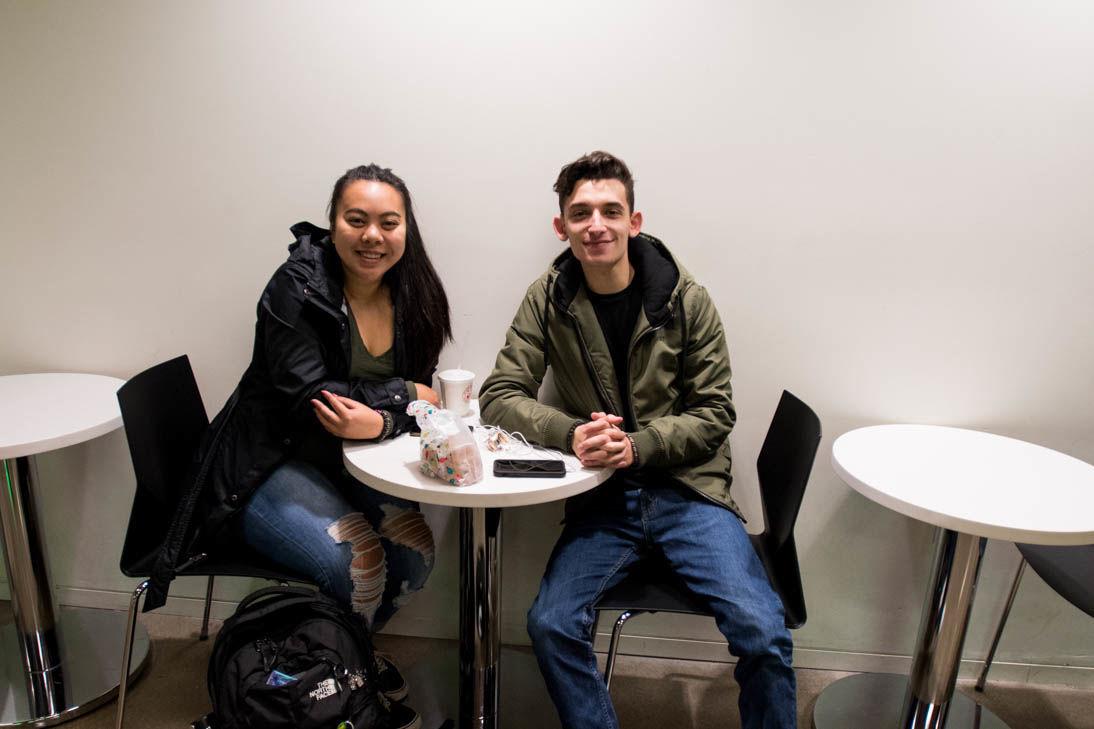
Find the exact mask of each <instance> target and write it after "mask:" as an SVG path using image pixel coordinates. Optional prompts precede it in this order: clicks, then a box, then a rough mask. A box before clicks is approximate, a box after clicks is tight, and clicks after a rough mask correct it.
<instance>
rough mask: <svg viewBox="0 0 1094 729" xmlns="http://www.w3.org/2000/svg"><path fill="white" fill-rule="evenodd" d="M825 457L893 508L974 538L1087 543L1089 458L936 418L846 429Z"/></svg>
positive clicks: (1092, 524) (1093, 502)
mask: <svg viewBox="0 0 1094 729" xmlns="http://www.w3.org/2000/svg"><path fill="white" fill-rule="evenodd" d="M832 465H833V467H835V469H836V473H837V474H839V476H840V477H841V478H842V479H843V480H844V481H846V482H847V484H848V485H850V486H851V488H853V489H855V490H856V491H858V492H859V493H861V494H862V495H864V496H866V497H867V498H869V499H872V500H874V501H876V502H878V503H879V504H882V505H883V506H886V507H888V508H890V509H892V510H893V511H896V512H899V513H901V514H904V515H905V516H910V517H912V518H914V519H919V520H920V521H925V522H928V523H930V524H934V525H936V526H940V527H944V528H946V529H952V530H954V531H959V532H965V533H968V534H973V535H976V536H981V537H990V538H993V539H1004V540H1008V541H1014V542H1026V543H1029V544H1056V545H1069V544H1089V543H1094V466H1091V465H1090V464H1088V463H1084V462H1083V461H1080V460H1078V459H1077V458H1072V457H1071V456H1068V455H1064V454H1063V453H1059V452H1057V451H1054V450H1051V449H1049V448H1044V447H1042V446H1037V445H1033V444H1032V443H1026V442H1024V441H1020V440H1015V439H1013V438H1006V437H1003V436H1000V435H993V434H991V433H983V432H980V431H975V430H963V429H961V428H948V427H943V426H936V425H877V426H873V427H868V428H859V429H858V430H852V431H850V432H848V433H844V434H843V435H841V436H840V437H839V438H837V439H836V442H835V443H833V444H832Z"/></svg>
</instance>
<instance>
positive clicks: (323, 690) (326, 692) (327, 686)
mask: <svg viewBox="0 0 1094 729" xmlns="http://www.w3.org/2000/svg"><path fill="white" fill-rule="evenodd" d="M336 693H338V684H336V683H335V682H334V679H333V678H328V679H326V680H324V681H320V682H319V683H317V684H315V689H314V690H312V691H311V692H309V693H308V696H310V697H312V698H313V699H315V700H316V701H322V700H323V699H329V698H330V697H331V696H334V695H335V694H336Z"/></svg>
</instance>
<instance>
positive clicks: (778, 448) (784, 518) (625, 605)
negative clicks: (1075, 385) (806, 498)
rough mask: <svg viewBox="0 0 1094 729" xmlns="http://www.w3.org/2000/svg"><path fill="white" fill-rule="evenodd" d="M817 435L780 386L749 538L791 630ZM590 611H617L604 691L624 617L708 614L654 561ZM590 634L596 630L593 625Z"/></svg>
mask: <svg viewBox="0 0 1094 729" xmlns="http://www.w3.org/2000/svg"><path fill="white" fill-rule="evenodd" d="M820 438H821V425H820V420H819V419H818V418H817V415H816V413H814V412H813V411H812V410H811V409H810V407H809V406H808V405H806V404H805V403H803V402H802V401H801V400H799V399H798V398H796V397H794V396H793V395H792V394H790V393H789V392H787V391H785V390H784V391H783V394H782V398H781V399H780V400H779V406H778V407H777V408H776V409H775V416H774V417H773V418H772V420H771V427H769V428H768V430H767V437H766V438H764V444H763V447H762V448H761V449H760V456H759V458H758V459H757V461H756V467H757V471H758V475H759V481H760V497H761V500H762V502H763V510H764V523H765V526H766V528H765V529H764V531H763V533H762V534H753V535H750V538H751V540H752V546H753V547H754V548H755V549H756V553H757V554H758V555H759V556H760V560H761V561H762V562H763V565H764V568H765V569H766V570H767V576H768V578H769V579H770V580H771V584H772V586H773V587H774V588H775V592H777V593H778V594H779V597H781V598H782V601H783V606H784V607H785V610H786V626H787V627H788V628H792V629H793V628H800V627H801V626H802V625H804V624H805V595H804V593H803V592H802V582H801V572H800V570H799V568H798V552H797V549H796V547H795V546H794V523H795V522H796V521H797V519H798V509H799V507H800V506H801V502H802V496H803V495H804V494H805V485H806V483H807V482H808V481H809V473H810V471H811V470H812V469H813V459H814V457H815V456H816V453H817V446H818V445H819V444H820ZM593 609H594V610H596V615H597V622H598V623H599V620H600V611H602V610H622V611H623V613H622V615H620V616H619V619H618V620H616V622H615V628H614V629H613V630H612V638H611V642H610V643H609V645H608V663H607V667H606V668H605V670H604V682H605V683H606V684H607V685H608V688H609V689H610V688H611V685H612V671H613V670H614V669H615V656H616V651H617V649H618V648H619V636H620V634H621V633H622V632H623V625H624V624H625V623H626V622H627V621H628V620H629V619H630V618H632V617H634V616H635V615H639V614H641V613H656V612H670V613H691V614H695V615H708V616H711V617H713V615H712V613H711V612H710V611H709V610H708V609H707V608H706V606H705V605H703V604H702V603H701V602H700V601H699V600H698V599H697V598H696V597H695V596H694V595H692V594H691V593H690V592H689V591H688V589H687V588H686V587H685V586H684V585H683V584H682V583H681V582H680V580H679V579H678V578H676V577H675V576H674V575H672V574H671V573H669V571H668V569H667V568H666V567H665V566H663V565H660V564H658V563H656V562H653V563H650V564H647V565H642V566H640V567H639V568H638V569H637V570H635V571H634V572H632V573H631V574H629V575H628V576H627V577H625V578H624V579H623V581H622V582H620V583H619V584H618V585H616V586H615V587H613V588H612V589H610V590H608V591H607V592H605V593H604V595H602V596H601V598H600V600H598V601H597V603H596V604H595V605H593ZM593 634H594V635H595V634H596V627H595V625H594V627H593Z"/></svg>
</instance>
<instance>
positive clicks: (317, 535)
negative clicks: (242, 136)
mask: <svg viewBox="0 0 1094 729" xmlns="http://www.w3.org/2000/svg"><path fill="white" fill-rule="evenodd" d="M329 212H330V230H329V231H327V230H323V229H321V228H318V227H316V226H313V225H310V224H308V223H300V224H297V225H295V226H293V228H292V232H293V234H294V235H295V236H296V241H295V242H294V243H293V244H292V245H290V246H289V251H290V253H289V258H288V260H287V261H286V262H285V263H283V264H282V265H281V267H280V268H278V269H277V271H276V272H275V273H274V275H273V277H272V278H271V279H270V282H269V284H267V286H266V289H265V291H264V292H263V294H262V298H261V301H260V302H259V305H258V322H257V324H256V327H255V343H254V353H253V356H252V360H251V364H250V366H249V367H248V368H247V371H246V372H245V373H244V374H243V378H242V380H241V381H240V383H239V386H238V388H237V389H236V391H235V392H234V393H233V395H232V397H231V398H230V399H229V401H228V403H227V404H226V405H225V407H224V409H223V410H222V411H221V413H220V414H219V415H218V416H217V417H216V419H215V420H214V421H213V423H212V425H211V426H210V428H209V431H208V433H207V435H206V439H205V442H204V443H203V447H202V452H201V467H200V469H199V472H198V476H197V481H198V485H197V489H196V492H197V493H199V494H200V502H199V503H198V504H197V505H196V506H197V510H196V512H195V515H194V517H193V520H194V524H195V525H197V529H196V532H197V534H196V536H195V538H194V542H195V543H208V542H209V541H222V540H224V539H228V540H230V541H231V542H232V543H239V542H240V541H241V542H242V543H243V544H245V545H247V546H248V547H250V548H251V549H253V550H254V551H256V552H258V553H260V554H261V555H263V556H264V557H266V558H268V559H269V560H271V561H273V562H274V563H276V564H278V565H280V566H281V567H283V568H285V569H287V570H289V571H291V572H294V573H296V574H299V575H301V576H303V577H306V578H308V579H310V580H313V581H314V582H315V583H316V584H318V585H319V587H320V589H321V590H323V592H325V593H327V594H329V595H331V596H333V597H335V598H336V599H338V600H340V601H342V602H343V603H345V604H346V605H348V606H351V607H352V609H353V610H354V611H355V612H357V613H359V614H360V615H362V616H364V618H365V619H366V620H367V621H368V623H369V625H370V627H372V629H373V630H376V629H378V628H379V627H380V626H382V625H383V624H384V623H385V622H386V621H387V620H388V619H389V618H390V617H391V616H392V615H393V614H394V613H395V611H396V610H397V609H398V607H399V606H400V605H401V604H402V603H403V602H404V601H405V600H406V599H407V597H408V596H409V595H411V594H412V593H414V592H415V591H417V590H419V589H421V587H422V585H423V584H424V583H425V580H426V577H427V576H428V575H429V572H430V570H431V569H432V567H433V535H432V532H431V531H430V528H429V526H428V525H427V524H426V522H425V521H424V520H423V519H422V515H421V513H420V512H419V510H418V505H417V504H416V503H412V502H407V501H403V500H400V499H397V498H394V497H391V496H386V495H384V494H382V493H380V492H378V491H375V490H373V489H371V488H369V487H368V486H365V485H364V484H362V483H360V482H358V481H356V480H355V479H353V478H351V477H350V476H349V475H348V474H347V473H346V471H345V470H344V469H343V468H342V459H341V440H342V439H343V438H355V439H383V438H390V437H392V436H394V435H397V434H399V433H401V432H403V431H405V430H407V429H409V427H410V425H411V423H412V422H413V421H412V419H411V418H410V417H409V416H407V415H406V406H407V404H408V403H409V402H410V401H412V400H414V399H418V398H420V399H426V400H430V401H432V402H434V403H436V402H437V395H436V393H435V392H434V391H433V390H432V389H431V388H430V386H429V384H430V383H431V382H432V375H433V371H434V369H435V368H436V365H437V358H438V355H439V354H440V351H441V347H442V346H443V344H444V342H445V340H446V339H450V338H451V327H450V323H449V311H448V300H447V298H446V297H445V293H444V288H443V286H442V285H441V282H440V279H439V278H438V276H437V273H436V271H435V270H434V268H433V265H432V264H431V263H430V261H429V257H428V255H426V252H425V247H424V245H423V243H422V237H421V233H420V232H419V231H418V225H417V222H416V221H415V219H414V210H413V207H412V206H411V200H410V193H409V191H408V190H407V187H406V185H405V183H404V182H403V181H402V180H401V179H399V178H398V177H397V176H396V175H395V174H393V173H392V172H391V171H390V170H388V169H383V168H380V167H377V166H376V165H367V166H363V167H356V168H354V169H351V170H349V171H348V172H346V174H344V175H343V176H342V177H341V178H339V179H338V181H337V182H336V183H335V185H334V191H333V193H332V195H331V201H330V209H329ZM378 668H380V679H379V680H380V684H381V686H380V688H381V690H382V691H383V692H384V693H385V694H386V695H388V697H389V698H391V699H393V700H396V701H398V700H400V699H402V698H403V697H404V696H405V695H406V686H405V683H403V680H402V677H401V676H399V675H398V672H397V671H396V670H395V669H394V667H393V666H392V665H391V664H390V661H389V660H388V659H383V660H381V661H380V665H379V666H378ZM406 726H413V724H406Z"/></svg>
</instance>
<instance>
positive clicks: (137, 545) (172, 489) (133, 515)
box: [115, 355, 308, 729]
mask: <svg viewBox="0 0 1094 729" xmlns="http://www.w3.org/2000/svg"><path fill="white" fill-rule="evenodd" d="M118 403H119V405H120V406H121V414H122V422H123V424H124V426H125V436H126V439H127V440H128V442H129V453H130V456H131V457H132V459H133V471H134V473H135V474H136V477H137V491H136V494H135V495H134V497H133V508H132V510H131V511H130V514H129V528H128V530H127V531H126V534H125V544H124V545H123V547H122V557H121V570H122V572H123V573H124V574H125V575H126V576H128V577H137V578H147V577H148V576H149V574H150V573H151V570H152V567H153V565H154V564H155V562H156V558H157V556H158V555H159V552H160V549H161V547H162V546H163V540H164V538H165V536H166V534H167V532H168V529H169V527H170V525H171V522H172V520H173V518H174V515H175V510H176V508H177V506H178V502H179V500H180V499H181V498H182V496H183V494H184V493H185V491H186V488H187V486H188V483H187V476H188V475H189V473H190V466H191V461H192V460H193V458H194V454H195V453H196V452H197V449H198V445H199V443H200V441H201V437H202V434H203V433H204V431H205V429H206V427H207V426H208V425H209V418H208V416H207V415H206V414H205V405H204V404H203V403H202V401H201V393H199V392H198V387H197V382H195V381H194V372H193V370H192V369H191V368H190V360H189V358H188V357H186V355H183V356H181V357H176V358H175V359H172V360H168V361H167V362H163V363H161V364H158V365H156V366H154V367H151V368H149V369H147V370H145V371H144V372H141V373H140V374H137V375H135V376H134V377H133V378H132V379H130V380H129V381H128V382H126V383H125V384H124V385H122V387H121V388H120V389H119V390H118ZM175 574H176V575H178V576H180V577H181V576H208V577H209V584H208V586H207V588H206V591H205V611H204V617H203V618H202V623H201V636H200V639H201V640H205V639H206V638H208V637H209V608H210V605H211V604H212V599H213V579H214V577H216V576H225V577H257V578H261V579H268V580H277V581H279V582H289V581H292V582H308V580H307V579H305V578H302V577H300V576H298V575H294V574H290V573H288V572H285V571H284V570H283V569H280V568H279V567H277V566H275V565H273V564H272V563H270V562H269V561H268V560H266V559H265V558H263V557H262V556H260V555H257V554H255V553H253V552H251V551H249V550H244V549H239V550H235V551H234V552H233V553H232V554H230V555H208V554H200V555H197V556H195V557H194V558H192V559H190V560H189V561H188V562H186V563H185V564H183V565H181V566H180V567H179V568H178V569H177V570H175ZM147 589H148V580H147V579H145V580H144V581H143V582H141V583H140V585H138V586H137V589H136V590H134V591H133V595H132V597H131V598H130V600H129V623H128V625H127V627H126V632H125V646H124V648H123V653H122V671H121V681H120V683H119V685H118V714H117V720H116V724H115V725H116V727H117V729H121V727H122V722H123V720H124V716H125V694H126V688H127V684H128V681H129V667H130V663H131V661H132V658H133V634H134V631H135V630H136V626H137V607H138V604H139V602H140V599H141V596H143V595H144V593H145V592H146V591H147Z"/></svg>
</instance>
